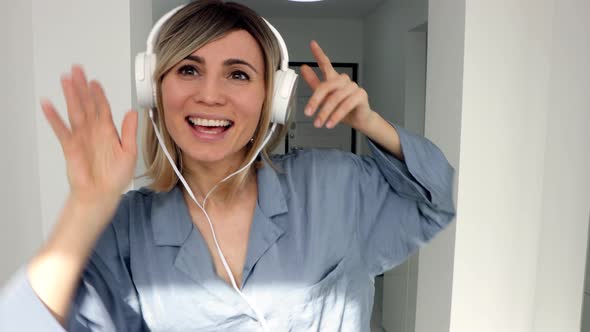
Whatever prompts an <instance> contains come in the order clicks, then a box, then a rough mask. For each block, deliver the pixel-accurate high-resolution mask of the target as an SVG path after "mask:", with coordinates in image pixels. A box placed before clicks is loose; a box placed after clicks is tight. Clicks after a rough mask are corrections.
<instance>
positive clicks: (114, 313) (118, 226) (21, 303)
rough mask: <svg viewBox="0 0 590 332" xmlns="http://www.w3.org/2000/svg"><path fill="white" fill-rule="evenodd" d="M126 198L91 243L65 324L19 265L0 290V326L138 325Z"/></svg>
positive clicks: (58, 328) (98, 328) (104, 327)
mask: <svg viewBox="0 0 590 332" xmlns="http://www.w3.org/2000/svg"><path fill="white" fill-rule="evenodd" d="M126 206H127V204H126V203H125V199H123V201H122V202H121V204H120V205H119V208H118V209H117V213H116V215H115V218H114V219H113V222H112V223H111V224H110V225H109V226H108V227H107V228H106V230H105V231H104V232H103V234H102V235H101V237H100V239H99V240H98V242H97V245H96V246H95V248H94V251H93V253H92V255H91V257H90V258H89V260H88V263H87V265H86V267H85V269H84V271H83V273H82V276H81V278H80V282H79V284H78V287H77V289H76V292H75V295H74V298H73V301H72V305H71V307H70V312H69V315H68V317H67V320H66V327H67V328H66V329H64V328H63V327H62V326H61V325H60V324H59V322H58V321H57V320H56V319H55V318H54V317H53V315H52V314H51V313H50V312H49V310H48V309H47V307H46V306H45V304H43V302H42V301H41V300H40V299H39V298H38V296H37V295H36V293H35V292H34V290H33V289H32V287H31V284H30V282H29V280H28V277H27V274H26V268H25V267H22V268H21V269H20V270H19V271H18V272H17V273H15V275H14V276H13V277H12V279H11V281H9V282H8V283H7V284H6V285H5V287H4V289H3V291H2V293H1V294H0V331H47V332H54V331H55V332H58V331H59V332H61V331H66V330H67V331H73V332H76V331H142V326H143V325H142V323H143V320H142V318H141V313H140V307H139V302H138V297H137V292H136V290H135V288H134V286H133V283H132V280H131V277H130V273H129V270H128V267H127V264H126V262H128V260H127V259H126V258H125V257H128V255H126V251H127V253H128V250H129V246H128V242H127V245H126V244H125V243H126V241H128V236H127V234H126V232H127V231H128V228H127V227H126V224H128V211H127V208H126Z"/></svg>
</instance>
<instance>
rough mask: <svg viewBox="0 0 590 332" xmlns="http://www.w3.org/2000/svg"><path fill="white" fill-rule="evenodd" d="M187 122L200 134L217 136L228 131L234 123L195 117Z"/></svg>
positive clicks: (188, 118)
mask: <svg viewBox="0 0 590 332" xmlns="http://www.w3.org/2000/svg"><path fill="white" fill-rule="evenodd" d="M186 122H187V123H188V124H189V125H190V126H191V127H193V129H194V130H195V131H196V132H197V133H200V134H204V135H211V136H217V135H221V134H223V133H225V132H226V131H228V130H229V129H230V128H231V127H232V126H233V124H234V123H233V122H232V121H230V120H210V119H202V118H195V117H188V116H187V117H186Z"/></svg>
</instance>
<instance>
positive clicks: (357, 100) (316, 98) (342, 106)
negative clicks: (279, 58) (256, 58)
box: [301, 41, 373, 131]
mask: <svg viewBox="0 0 590 332" xmlns="http://www.w3.org/2000/svg"><path fill="white" fill-rule="evenodd" d="M310 47H311V52H312V53H313V56H314V57H315V58H316V60H317V62H318V65H319V68H320V70H321V72H322V74H323V76H324V80H323V81H321V80H320V79H319V77H318V76H317V75H316V73H315V72H314V71H313V70H312V69H311V68H310V67H309V66H307V65H303V66H302V67H301V75H302V76H303V78H304V79H305V81H306V82H307V84H309V86H310V87H311V89H312V90H313V95H312V96H311V98H310V99H309V102H308V104H307V106H306V107H305V111H304V112H305V115H307V116H313V115H314V114H316V111H317V110H318V108H320V107H321V109H320V111H319V112H318V113H317V116H316V119H315V121H314V125H315V127H317V128H321V127H322V126H324V124H325V125H326V127H327V128H333V127H334V126H336V125H337V124H338V123H339V122H344V123H346V124H348V125H349V126H351V127H353V128H355V129H357V130H360V131H363V129H364V128H366V126H367V124H368V122H369V119H370V118H371V116H372V114H373V111H371V107H370V106H369V97H368V95H367V92H366V91H365V90H364V89H362V88H361V87H359V86H358V84H356V83H355V82H353V81H352V80H351V79H350V77H349V76H348V75H346V74H344V73H342V74H340V73H338V72H337V71H336V70H334V67H333V66H332V63H331V62H330V59H329V58H328V56H326V54H325V53H324V51H323V50H322V49H321V47H320V45H319V44H318V43H317V42H316V41H312V42H311V44H310Z"/></svg>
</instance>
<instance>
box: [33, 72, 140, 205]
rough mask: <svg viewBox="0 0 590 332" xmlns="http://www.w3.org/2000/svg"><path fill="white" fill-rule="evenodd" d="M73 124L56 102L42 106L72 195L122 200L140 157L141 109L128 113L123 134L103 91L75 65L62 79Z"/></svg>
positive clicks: (89, 199)
mask: <svg viewBox="0 0 590 332" xmlns="http://www.w3.org/2000/svg"><path fill="white" fill-rule="evenodd" d="M61 83H62V89H63V93H64V96H65V99H66V105H67V111H68V118H69V122H70V127H69V128H68V126H67V125H66V124H65V123H64V121H63V119H62V118H61V117H60V116H59V114H58V113H57V111H56V109H55V107H54V106H53V105H52V104H51V102H49V101H47V100H43V101H42V102H41V107H42V109H43V113H44V114H45V117H46V118H47V121H48V122H49V124H50V125H51V128H52V129H53V132H54V133H55V135H56V136H57V139H58V140H59V143H60V144H61V147H62V150H63V153H64V157H65V159H66V164H67V176H68V181H69V184H70V190H71V195H72V196H73V197H75V198H76V199H77V200H80V201H81V202H85V203H88V204H93V203H97V202H99V201H101V200H104V199H108V200H112V199H115V198H116V199H117V200H118V199H119V198H120V195H121V194H122V192H123V191H124V190H125V189H126V187H127V186H128V185H129V183H130V182H131V180H132V178H133V174H134V170H135V163H136V160H137V144H136V132H137V112H134V111H130V112H127V114H125V118H124V119H123V125H122V130H121V137H119V135H118V132H117V128H116V127H115V124H114V122H113V117H112V114H111V109H110V106H109V103H108V101H107V98H106V96H105V94H104V90H103V89H102V87H101V86H100V84H99V83H98V82H96V81H90V82H87V80H86V76H85V74H84V71H83V70H82V68H81V67H80V66H78V65H74V66H72V72H71V74H68V75H64V76H63V77H62V79H61Z"/></svg>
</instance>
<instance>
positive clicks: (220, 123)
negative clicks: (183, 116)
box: [188, 117, 231, 127]
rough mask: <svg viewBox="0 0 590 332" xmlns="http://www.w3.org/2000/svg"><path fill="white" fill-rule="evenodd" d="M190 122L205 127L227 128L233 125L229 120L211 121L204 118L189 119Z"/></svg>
mask: <svg viewBox="0 0 590 332" xmlns="http://www.w3.org/2000/svg"><path fill="white" fill-rule="evenodd" d="M188 121H189V122H190V123H191V124H193V125H198V126H204V127H227V126H229V125H230V124H231V121H228V120H210V119H202V118H193V117H189V118H188Z"/></svg>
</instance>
